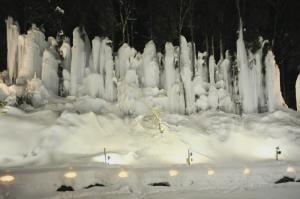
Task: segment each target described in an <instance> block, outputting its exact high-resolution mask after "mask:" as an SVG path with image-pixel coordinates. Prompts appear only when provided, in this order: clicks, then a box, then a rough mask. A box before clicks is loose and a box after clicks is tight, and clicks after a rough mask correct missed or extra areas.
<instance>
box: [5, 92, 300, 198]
mask: <svg viewBox="0 0 300 199" xmlns="http://www.w3.org/2000/svg"><path fill="white" fill-rule="evenodd" d="M24 110H26V111H24ZM155 115H156V114H155V113H153V114H151V113H149V114H147V115H139V116H136V117H129V116H127V117H124V116H123V114H122V113H121V111H120V110H119V107H118V105H116V104H110V103H108V102H106V101H104V100H101V99H93V98H90V97H80V98H78V99H75V98H71V97H69V98H55V99H51V100H50V101H49V104H47V105H46V106H45V107H44V108H40V109H29V108H28V107H27V108H26V107H23V110H21V109H18V108H15V107H10V106H6V107H4V108H3V109H1V115H0V129H1V130H0V137H1V140H0V142H1V143H0V174H1V175H7V174H9V175H14V176H15V181H14V183H13V184H11V185H10V186H7V185H2V186H1V191H2V193H3V194H2V195H3V196H4V195H5V193H8V192H10V197H12V198H71V197H73V198H99V196H101V198H199V197H201V198H209V199H210V198H246V199H247V198H265V197H264V196H265V194H267V195H268V197H269V198H274V199H277V198H283V197H285V198H289V199H293V198H295V199H298V198H299V196H300V191H299V186H300V183H296V182H295V183H289V184H284V185H275V184H274V182H275V181H277V180H278V179H280V178H282V177H283V176H286V175H288V176H291V175H292V177H295V179H296V180H298V179H299V178H300V177H299V175H298V174H297V170H298V168H299V165H300V113H299V112H295V111H292V110H289V109H286V108H282V109H280V110H277V111H275V112H272V113H264V114H244V115H242V116H239V115H235V114H229V113H223V112H221V111H207V112H202V113H198V114H193V115H190V116H184V115H177V114H168V113H164V112H160V116H161V124H162V125H163V126H164V129H165V130H164V131H163V133H161V132H162V131H160V130H159V128H158V124H157V122H156V120H155V119H157V118H156V117H155ZM277 146H279V147H280V150H281V151H282V154H281V155H279V161H276V160H275V151H276V149H275V148H276V147H277ZM104 148H105V150H106V161H107V162H108V163H109V166H107V165H106V164H104V162H105V154H104ZM188 151H190V152H191V153H192V156H191V158H192V160H191V164H192V166H188V165H187V158H188ZM108 157H109V158H108ZM70 167H72V169H70ZM288 167H290V168H293V169H294V170H295V171H294V170H293V169H292V172H287V168H288ZM246 168H249V169H250V174H249V175H244V174H243V171H244V169H246ZM69 170H73V171H75V172H77V174H78V176H77V178H76V179H75V180H71V181H69V180H67V179H66V178H65V177H64V173H65V172H67V171H69ZM122 170H123V171H127V172H128V177H127V178H120V177H118V174H119V172H120V171H122ZM169 170H176V171H178V172H179V174H178V176H173V177H170V176H169ZM289 171H291V170H289ZM173 172H174V171H173ZM208 172H209V173H213V172H215V173H214V175H212V176H209V175H208ZM175 173H176V172H175ZM155 182H169V183H170V187H152V186H149V185H148V184H149V183H155ZM95 183H102V184H104V185H105V187H94V188H92V189H88V190H86V189H83V187H85V186H88V185H90V184H95ZM62 184H67V185H71V186H73V187H74V188H75V192H67V193H64V195H62V194H61V193H57V192H56V189H57V188H58V187H60V186H61V185H62ZM270 192H271V193H270ZM68 194H69V195H68ZM72 195H73V196H72ZM0 198H1V197H0Z"/></svg>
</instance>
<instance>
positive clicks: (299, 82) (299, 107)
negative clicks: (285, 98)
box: [295, 74, 300, 111]
mask: <svg viewBox="0 0 300 199" xmlns="http://www.w3.org/2000/svg"><path fill="white" fill-rule="evenodd" d="M295 89H296V102H297V111H300V74H299V75H298V78H297V81H296V85H295Z"/></svg>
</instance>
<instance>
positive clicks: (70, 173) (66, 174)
mask: <svg viewBox="0 0 300 199" xmlns="http://www.w3.org/2000/svg"><path fill="white" fill-rule="evenodd" d="M64 176H65V178H70V179H73V178H76V177H77V173H76V172H75V171H70V172H67V173H65V175H64Z"/></svg>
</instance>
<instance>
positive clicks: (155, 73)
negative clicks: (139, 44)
mask: <svg viewBox="0 0 300 199" xmlns="http://www.w3.org/2000/svg"><path fill="white" fill-rule="evenodd" d="M142 79H143V85H144V87H158V84H159V68H158V63H157V58H156V48H155V44H154V42H153V41H149V42H148V43H147V44H146V46H145V48H144V52H143V78H142Z"/></svg>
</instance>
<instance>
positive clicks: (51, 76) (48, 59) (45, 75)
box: [42, 46, 60, 95]
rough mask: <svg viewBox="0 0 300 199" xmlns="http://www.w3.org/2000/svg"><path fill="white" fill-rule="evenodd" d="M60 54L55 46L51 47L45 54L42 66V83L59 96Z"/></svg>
mask: <svg viewBox="0 0 300 199" xmlns="http://www.w3.org/2000/svg"><path fill="white" fill-rule="evenodd" d="M59 62H60V60H59V59H58V54H57V52H56V50H55V46H51V47H50V48H48V49H46V50H45V51H44V53H43V65H42V68H43V70H42V82H43V85H44V86H45V87H46V88H47V89H48V90H49V91H51V92H52V93H54V94H56V95H57V94H58V75H57V71H58V64H59Z"/></svg>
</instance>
